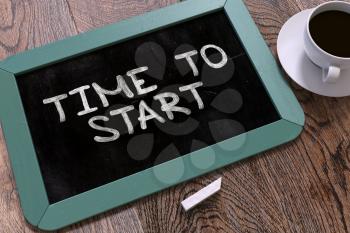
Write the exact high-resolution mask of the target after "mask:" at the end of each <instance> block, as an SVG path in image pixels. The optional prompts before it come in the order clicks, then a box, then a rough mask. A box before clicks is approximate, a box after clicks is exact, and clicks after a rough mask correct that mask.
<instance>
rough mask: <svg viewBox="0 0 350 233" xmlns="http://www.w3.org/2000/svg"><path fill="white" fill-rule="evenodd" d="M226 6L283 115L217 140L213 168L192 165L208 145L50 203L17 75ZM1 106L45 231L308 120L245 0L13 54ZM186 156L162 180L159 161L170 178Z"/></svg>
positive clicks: (243, 153) (183, 9)
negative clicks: (264, 123) (244, 2)
mask: <svg viewBox="0 0 350 233" xmlns="http://www.w3.org/2000/svg"><path fill="white" fill-rule="evenodd" d="M218 10H224V11H225V12H226V14H227V16H228V17H229V19H230V21H231V23H232V25H233V26H234V28H235V30H236V32H237V34H238V35H239V38H240V40H241V41H242V43H243V45H244V47H245V49H246V52H247V54H248V55H249V57H250V59H251V61H252V62H253V65H254V66H255V68H256V70H257V71H258V73H259V75H260V77H261V80H262V82H263V83H264V86H265V88H266V89H267V91H268V93H269V95H270V97H271V99H272V101H273V103H274V105H275V107H276V109H277V110H278V112H279V114H280V116H281V120H279V121H277V122H274V123H272V124H269V125H265V126H263V127H261V128H258V129H255V130H252V131H249V132H247V133H245V134H242V135H239V136H236V137H233V138H230V139H228V140H225V141H223V142H221V143H218V144H215V145H212V146H211V149H214V151H216V159H215V164H214V165H212V166H211V167H209V168H207V169H203V170H199V169H195V168H194V167H193V166H192V165H191V158H193V156H196V155H198V154H201V156H202V158H203V159H205V157H206V156H207V153H206V152H207V150H208V148H205V149H202V150H199V151H196V152H193V153H191V154H188V155H185V156H182V157H181V158H177V159H174V160H171V161H168V162H166V163H163V164H160V165H157V166H156V167H154V168H150V169H147V170H144V171H142V172H139V173H136V174H134V175H131V176H128V177H125V178H123V179H120V180H117V181H114V182H111V183H109V184H106V185H103V186H101V187H98V188H95V189H93V190H90V191H87V192H85V193H82V194H79V195H76V196H73V197H71V198H68V199H65V200H63V201H60V202H57V203H55V204H52V205H50V204H49V201H48V198H47V194H46V190H45V186H44V183H43V178H42V176H41V172H40V168H39V165H38V161H37V157H36V153H35V150H34V146H33V142H32V139H31V135H30V131H29V128H28V124H27V122H26V117H25V113H24V110H23V106H22V102H21V97H20V94H19V91H18V88H17V83H16V80H15V76H17V75H19V74H23V73H26V72H29V71H31V70H35V69H38V68H41V67H44V66H47V65H49V64H52V63H57V62H59V61H62V60H66V59H69V58H71V57H74V56H77V55H81V54H84V53H88V52H91V51H93V50H96V49H100V48H102V47H106V46H109V45H112V44H115V43H118V42H121V41H125V40H127V39H130V38H133V37H136V36H140V35H142V34H145V33H149V32H151V31H155V30H160V29H161V28H163V27H168V26H170V25H172V24H176V23H179V22H183V21H187V20H190V19H192V18H194V17H198V16H201V15H204V14H208V13H211V12H214V11H218ZM0 106H1V110H0V119H1V122H2V127H3V131H4V135H5V139H6V143H7V147H8V152H9V157H10V161H11V164H12V169H13V173H14V176H15V180H16V186H17V190H18V193H19V195H20V201H21V206H22V210H23V213H24V216H25V217H26V219H27V221H28V222H29V223H31V224H32V225H34V226H37V227H39V228H41V229H45V230H54V229H58V228H61V227H64V226H66V225H69V224H72V223H74V222H77V221H80V220H82V219H85V218H87V217H90V216H93V215H96V214H98V213H101V212H104V211H106V210H109V209H111V208H114V207H117V206H120V205H123V204H125V203H128V202H130V201H133V200H136V199H138V198H141V197H143V196H146V195H149V194H152V193H154V192H157V191H160V190H162V189H165V188H167V187H169V186H172V185H174V184H175V183H180V182H184V181H186V180H189V179H191V178H194V177H196V176H199V175H202V174H205V173H207V172H209V171H212V170H214V169H217V168H220V167H223V166H225V165H228V164H231V163H233V162H235V161H238V160H241V159H244V158H247V157H249V156H252V155H254V154H257V153H259V152H262V151H264V150H267V149H269V148H272V147H275V146H277V145H280V144H283V143H286V142H288V141H290V140H293V139H294V138H296V137H297V136H298V135H299V133H300V132H301V131H302V128H303V125H304V114H303V111H302V109H301V107H300V105H299V104H298V102H297V100H296V98H295V96H294V95H293V93H292V91H291V90H290V89H289V87H288V85H287V84H286V82H285V81H284V79H283V78H282V76H281V73H280V70H279V69H278V66H277V64H276V62H275V60H274V58H273V56H272V54H271V53H270V51H269V48H268V47H267V46H266V44H265V42H264V40H263V38H262V37H261V35H260V33H259V31H258V29H257V28H256V26H255V24H254V22H253V20H252V18H251V17H250V15H249V12H248V11H247V9H246V7H245V6H244V4H243V3H242V1H241V0H228V1H226V0H188V1H185V2H182V3H178V4H175V5H172V6H169V7H166V8H163V9H160V10H157V11H153V12H149V13H147V14H144V15H142V16H138V17H134V18H131V19H128V20H125V21H122V22H119V23H115V24H112V25H108V26H106V27H103V28H99V29H96V30H94V31H90V32H87V33H83V34H80V35H77V36H74V37H71V38H68V39H65V40H62V41H58V42H55V43H52V44H49V45H46V46H43V47H41V48H37V49H34V50H30V51H27V52H24V53H20V54H17V55H15V56H13V57H9V58H7V59H6V60H4V61H2V62H1V63H0ZM242 141H244V146H241V147H240V148H238V149H237V150H235V151H232V150H223V148H225V147H229V146H230V145H232V144H235V143H237V142H242ZM179 162H181V166H183V167H182V169H184V175H183V176H182V177H181V178H180V179H178V180H176V182H173V183H171V182H170V183H167V184H165V183H162V182H158V181H157V180H156V179H155V176H154V169H155V168H156V169H157V171H158V174H159V173H160V174H161V175H162V174H163V175H164V177H167V176H171V174H172V172H173V171H174V172H175V171H176V170H177V169H179ZM120 190H122V192H120ZM179 201H180V200H179Z"/></svg>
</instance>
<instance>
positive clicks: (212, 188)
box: [181, 177, 221, 211]
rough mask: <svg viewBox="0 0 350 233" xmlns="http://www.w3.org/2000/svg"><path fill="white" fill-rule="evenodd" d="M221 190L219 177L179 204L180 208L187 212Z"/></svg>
mask: <svg viewBox="0 0 350 233" xmlns="http://www.w3.org/2000/svg"><path fill="white" fill-rule="evenodd" d="M220 188H221V177H220V178H219V179H217V180H215V181H214V182H212V183H211V184H209V185H208V186H206V187H204V188H202V189H201V190H199V191H198V192H196V193H195V194H193V195H192V196H189V197H188V198H186V199H185V200H183V201H182V202H181V205H182V207H183V208H184V209H185V211H188V210H190V209H192V208H193V207H195V206H196V205H198V204H199V203H201V202H203V201H204V200H205V199H207V198H209V197H211V196H213V195H214V194H215V193H217V192H218V191H219V190H220Z"/></svg>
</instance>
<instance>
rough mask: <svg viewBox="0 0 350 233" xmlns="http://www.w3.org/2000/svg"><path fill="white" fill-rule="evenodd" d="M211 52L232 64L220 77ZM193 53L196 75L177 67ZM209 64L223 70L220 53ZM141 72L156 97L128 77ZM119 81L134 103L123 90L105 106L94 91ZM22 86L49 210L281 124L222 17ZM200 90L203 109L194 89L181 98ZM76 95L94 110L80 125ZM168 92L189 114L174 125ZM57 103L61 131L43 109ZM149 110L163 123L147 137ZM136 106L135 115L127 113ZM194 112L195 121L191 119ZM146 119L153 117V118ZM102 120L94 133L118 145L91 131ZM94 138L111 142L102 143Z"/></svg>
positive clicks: (37, 74)
mask: <svg viewBox="0 0 350 233" xmlns="http://www.w3.org/2000/svg"><path fill="white" fill-rule="evenodd" d="M222 32H225V33H222ZM207 45H215V46H217V47H219V48H221V49H222V50H223V51H224V52H225V55H226V56H227V60H228V61H227V62H226V64H225V65H222V67H220V68H213V67H211V66H209V65H208V64H207V63H206V62H205V60H204V59H203V57H202V56H201V54H200V52H198V51H200V50H201V49H202V48H203V47H204V46H207ZM191 51H196V53H197V54H195V55H193V56H188V58H191V59H192V60H193V63H194V64H195V66H196V68H195V69H197V70H198V75H197V76H195V74H194V72H193V70H192V69H191V66H190V63H189V62H187V60H186V58H184V59H178V60H176V59H175V56H176V55H178V54H185V55H186V54H187V55H189V54H188V52H191ZM203 51H204V50H203ZM191 54H192V53H191ZM193 54H194V52H193ZM206 56H207V57H208V58H209V60H210V62H213V63H215V64H217V63H218V62H220V61H221V60H223V58H222V57H223V56H222V54H221V53H220V52H219V51H218V49H217V48H216V47H213V48H212V47H210V48H208V52H207V54H206ZM209 64H210V65H212V64H211V63H209ZM139 67H148V70H147V71H144V72H140V71H138V74H137V78H138V80H144V81H145V83H144V85H143V86H142V87H143V89H145V88H149V87H152V86H153V87H155V86H154V85H157V87H158V88H157V89H156V90H154V91H150V92H147V93H146V94H140V95H139V94H137V93H138V92H137V90H136V87H135V85H134V83H132V82H130V81H131V78H130V77H129V76H127V75H125V74H126V73H127V72H129V71H131V70H133V69H136V68H139ZM118 75H122V77H123V80H124V81H125V82H126V83H127V86H128V88H129V89H130V92H131V93H133V95H134V96H133V97H131V98H129V97H128V96H127V95H126V94H125V92H124V91H121V92H120V94H115V95H106V97H103V98H106V100H105V101H106V102H105V106H103V102H102V101H101V98H99V95H98V93H99V92H96V89H94V88H93V87H92V85H93V83H94V84H97V85H99V86H100V87H103V88H104V89H106V90H115V89H117V86H118V84H119V86H122V84H120V83H121V82H120V83H117V79H116V77H117V76H118ZM135 76H136V75H135ZM120 80H121V79H120ZM122 82H123V81H122ZM17 83H18V87H19V90H20V93H21V98H22V101H23V104H24V109H25V113H26V116H27V120H28V124H29V127H30V131H31V135H32V138H33V142H34V145H35V150H36V152H37V156H38V160H39V163H40V168H41V172H42V174H43V178H44V182H45V187H46V190H47V193H48V197H49V200H50V203H55V202H57V201H61V200H63V199H65V198H68V197H71V196H73V195H77V194H79V193H82V192H85V191H88V190H90V189H93V188H96V187H98V186H101V185H104V184H106V183H108V182H111V181H114V180H118V179H120V178H123V177H125V176H128V175H131V174H133V173H136V172H139V171H142V170H144V169H146V168H150V167H152V166H154V165H155V164H157V163H159V162H166V161H168V160H170V159H173V158H176V157H178V156H181V155H186V154H188V153H190V152H192V150H194V149H195V150H198V149H201V148H203V147H205V146H206V145H212V144H214V143H217V142H220V141H222V140H225V139H228V138H231V137H233V136H236V135H237V134H240V133H243V132H245V131H246V130H248V131H249V130H252V129H256V128H258V127H261V126H263V125H266V124H270V123H271V122H274V121H277V120H279V119H280V116H279V114H278V113H277V111H276V109H275V108H274V106H273V104H272V102H271V99H270V98H269V96H268V94H267V92H266V90H265V88H264V86H263V84H262V82H261V80H260V78H259V75H258V74H257V72H256V71H255V69H254V67H253V65H252V64H251V62H250V60H249V57H248V56H247V54H246V53H245V51H244V48H243V47H242V45H241V43H240V42H239V39H238V37H237V35H236V33H235V32H234V29H233V28H232V26H231V25H230V22H229V20H228V18H227V16H226V15H225V12H223V11H219V12H215V13H212V14H209V15H206V16H202V17H199V18H197V19H194V20H191V21H189V22H185V23H181V24H179V25H176V26H172V27H169V28H166V29H163V30H161V31H157V32H153V33H151V34H148V35H144V36H141V37H138V38H135V39H133V40H130V41H126V42H123V43H120V44H116V45H113V46H109V47H106V48H104V49H101V50H98V51H95V52H93V53H88V54H84V55H82V56H79V57H76V58H73V59H70V60H67V61H64V62H60V63H57V64H54V65H50V66H47V67H45V68H42V69H39V70H35V71H32V72H29V73H26V74H24V75H21V76H18V78H17ZM199 83H202V84H201V86H198V87H197V88H194V89H193V90H196V91H197V92H198V95H199V96H200V99H201V101H202V102H203V107H201V109H200V108H199V107H198V102H197V101H196V100H195V98H194V95H193V94H191V90H190V89H188V91H184V92H180V91H179V88H181V87H186V86H188V85H193V84H195V85H197V84H198V85H199ZM81 87H84V89H82V88H81ZM76 88H81V89H79V90H81V91H84V93H85V96H86V98H87V100H88V102H87V103H88V105H89V109H90V110H88V111H86V112H89V113H86V114H84V115H81V116H78V115H77V113H78V112H80V111H83V109H84V107H83V105H82V97H81V96H80V94H79V92H76V91H73V92H74V94H72V93H71V94H69V92H72V90H76ZM88 88H89V89H88ZM97 90H99V89H97ZM169 92H170V93H173V94H175V95H176V97H174V96H171V97H168V99H166V101H168V102H170V101H173V99H174V98H179V103H178V104H177V105H176V106H179V107H182V108H185V109H182V110H180V111H174V113H172V114H173V119H169V117H168V116H167V114H166V112H164V111H162V110H161V104H160V101H158V100H154V99H153V98H154V96H156V95H157V94H164V93H165V94H167V93H169ZM59 95H66V96H67V97H66V98H65V99H62V100H61V101H60V102H59V103H60V104H61V105H62V109H63V111H64V115H65V118H66V119H65V120H64V121H63V122H61V121H60V118H59V114H58V110H57V108H56V106H55V102H52V101H51V102H50V103H49V104H43V100H44V99H46V100H47V99H48V98H51V97H55V96H59ZM141 101H144V102H145V103H146V104H147V106H149V107H150V108H151V109H152V110H153V111H155V112H156V113H157V114H159V116H160V117H162V119H163V120H164V121H165V122H164V123H162V122H161V121H159V120H158V119H157V118H154V119H150V120H148V121H146V126H147V128H146V129H142V128H141V126H140V121H139V120H138V117H139V116H140V110H139V105H140V102H141ZM56 103H58V102H56ZM107 103H108V106H107ZM126 106H129V107H128V108H127V109H125V108H126ZM130 106H133V107H132V108H134V109H133V110H129V109H130ZM142 106H143V105H142ZM153 106H154V107H153ZM188 110H189V111H191V113H190V114H189V113H184V112H183V111H188ZM111 111H127V112H125V114H128V116H129V118H130V121H131V123H132V125H133V127H132V128H133V129H132V130H133V132H132V133H129V132H128V127H127V125H126V123H125V121H124V120H123V117H122V115H121V114H120V113H119V114H115V115H114V113H112V114H113V115H114V116H112V114H111ZM146 115H150V113H149V112H147V111H146ZM96 116H103V117H106V118H105V119H104V118H103V120H102V118H101V120H96V122H94V124H96V125H99V126H103V127H108V128H112V129H116V130H118V131H119V132H120V134H121V135H120V136H119V138H118V139H113V137H112V136H113V134H112V133H108V132H101V131H99V130H95V129H93V128H92V127H91V126H90V125H89V124H88V122H89V120H91V119H92V118H94V117H96ZM99 119H100V118H99ZM107 119H108V120H107ZM96 136H101V137H106V138H107V139H106V140H108V139H109V138H110V137H112V139H110V140H111V141H108V142H98V141H95V140H94V137H96ZM164 150H165V151H164ZM162 153H166V154H165V155H163V154H162ZM157 160H160V161H157Z"/></svg>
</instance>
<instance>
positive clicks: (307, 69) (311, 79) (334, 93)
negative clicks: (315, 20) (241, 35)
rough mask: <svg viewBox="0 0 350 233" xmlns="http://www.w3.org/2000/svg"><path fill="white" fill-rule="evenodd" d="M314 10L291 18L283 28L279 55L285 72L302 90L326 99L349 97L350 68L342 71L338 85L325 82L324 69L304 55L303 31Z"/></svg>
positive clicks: (278, 49) (278, 43) (278, 48)
mask: <svg viewBox="0 0 350 233" xmlns="http://www.w3.org/2000/svg"><path fill="white" fill-rule="evenodd" d="M310 11H311V10H304V11H302V12H300V13H298V14H296V15H294V16H293V17H292V18H290V19H289V20H288V21H287V22H286V23H285V24H284V25H283V27H282V29H281V31H280V33H279V35H278V39H277V52H278V57H279V60H280V62H281V64H282V66H283V69H284V70H285V71H286V72H287V74H288V75H289V76H290V77H291V79H293V80H294V81H295V82H296V83H298V84H299V85H300V86H301V87H303V88H305V89H307V90H309V91H311V92H313V93H316V94H319V95H323V96H330V97H343V96H348V95H350V69H348V70H342V74H341V77H339V80H338V81H337V82H336V83H324V82H323V81H322V69H321V68H319V67H318V66H316V65H315V64H314V63H312V62H311V60H310V59H309V58H308V57H307V56H306V54H305V52H304V39H303V36H304V30H305V26H306V21H307V18H308V15H309V14H310Z"/></svg>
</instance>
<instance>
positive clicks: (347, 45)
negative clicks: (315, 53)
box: [309, 11, 350, 57]
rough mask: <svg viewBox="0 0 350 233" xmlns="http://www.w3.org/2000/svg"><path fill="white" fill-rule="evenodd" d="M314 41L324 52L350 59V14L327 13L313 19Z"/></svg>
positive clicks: (312, 35)
mask: <svg viewBox="0 0 350 233" xmlns="http://www.w3.org/2000/svg"><path fill="white" fill-rule="evenodd" d="M309 28H310V33H311V37H312V39H313V40H314V41H315V42H316V44H317V45H318V46H319V47H320V48H322V49H323V50H324V51H326V52H328V53H330V54H332V55H335V56H338V57H350V14H349V13H346V12H342V11H326V12H323V13H320V14H318V15H316V16H315V17H314V18H312V19H311V21H310V24H309Z"/></svg>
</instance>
